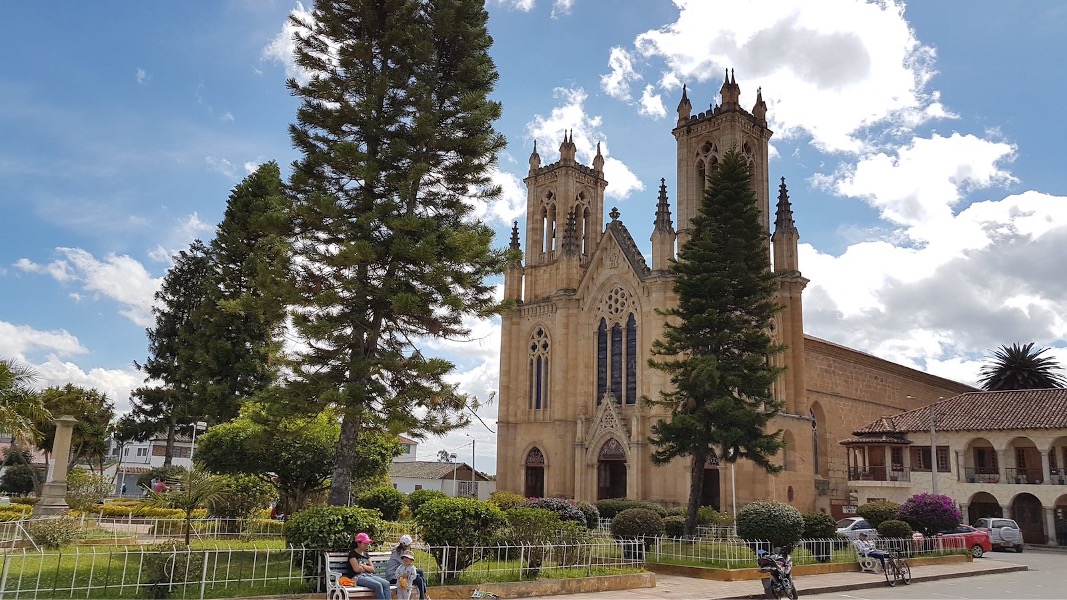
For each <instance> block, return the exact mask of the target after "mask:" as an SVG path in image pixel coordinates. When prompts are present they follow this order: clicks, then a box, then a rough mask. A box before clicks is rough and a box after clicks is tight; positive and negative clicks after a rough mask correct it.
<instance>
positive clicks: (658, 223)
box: [653, 177, 674, 233]
mask: <svg viewBox="0 0 1067 600" xmlns="http://www.w3.org/2000/svg"><path fill="white" fill-rule="evenodd" d="M653 224H654V225H655V230H656V231H663V232H666V233H674V224H673V223H671V205H670V203H669V202H667V180H666V179H663V178H662V177H661V178H660V180H659V201H658V202H656V220H655V221H653Z"/></svg>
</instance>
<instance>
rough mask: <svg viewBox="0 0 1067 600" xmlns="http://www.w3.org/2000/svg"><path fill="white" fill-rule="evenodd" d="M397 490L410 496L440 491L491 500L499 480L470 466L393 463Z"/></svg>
mask: <svg viewBox="0 0 1067 600" xmlns="http://www.w3.org/2000/svg"><path fill="white" fill-rule="evenodd" d="M389 480H390V481H392V482H393V487H394V488H396V489H398V490H400V491H401V492H404V493H405V494H410V493H411V492H414V491H415V490H438V491H441V492H444V493H446V494H448V495H449V496H452V497H458V496H466V497H470V498H477V499H479V500H487V499H488V498H489V494H492V493H493V492H495V491H496V481H494V480H492V479H490V478H489V477H487V476H486V475H485V474H484V473H482V472H480V471H475V470H473V469H472V468H471V467H470V465H468V464H467V463H447V462H430V461H418V460H414V461H393V464H391V465H389Z"/></svg>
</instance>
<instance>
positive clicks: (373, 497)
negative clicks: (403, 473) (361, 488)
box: [356, 485, 407, 537]
mask: <svg viewBox="0 0 1067 600" xmlns="http://www.w3.org/2000/svg"><path fill="white" fill-rule="evenodd" d="M406 502H407V495H406V494H404V492H401V491H400V490H397V489H394V488H393V487H392V486H388V485H380V486H377V487H373V488H371V489H369V490H367V491H365V492H363V493H362V494H360V495H358V496H356V505H357V506H362V507H363V508H373V509H374V510H377V511H378V512H379V513H381V515H382V519H384V520H386V521H398V520H399V519H400V510H401V509H403V508H404V504H405V503H406ZM371 537H373V536H371Z"/></svg>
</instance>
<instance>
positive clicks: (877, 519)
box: [856, 502, 900, 529]
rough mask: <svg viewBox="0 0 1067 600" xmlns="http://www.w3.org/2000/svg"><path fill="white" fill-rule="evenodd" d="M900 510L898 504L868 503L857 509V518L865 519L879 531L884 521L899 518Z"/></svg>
mask: <svg viewBox="0 0 1067 600" xmlns="http://www.w3.org/2000/svg"><path fill="white" fill-rule="evenodd" d="M899 509H900V505H899V504H897V503H896V502H868V503H866V504H864V505H863V506H861V507H859V508H858V509H856V516H859V517H863V518H864V519H866V520H867V522H868V523H870V524H871V527H874V528H875V529H878V526H879V525H881V524H882V521H887V520H889V519H895V518H897V510H899Z"/></svg>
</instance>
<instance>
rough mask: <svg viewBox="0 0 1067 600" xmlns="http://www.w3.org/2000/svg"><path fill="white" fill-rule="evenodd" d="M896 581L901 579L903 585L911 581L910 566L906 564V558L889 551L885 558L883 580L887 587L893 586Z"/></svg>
mask: <svg viewBox="0 0 1067 600" xmlns="http://www.w3.org/2000/svg"><path fill="white" fill-rule="evenodd" d="M898 581H903V582H904V585H908V584H909V583H911V567H910V566H908V560H907V559H906V558H901V557H900V556H898V555H897V553H896V552H890V553H889V556H888V557H886V559H885V582H886V583H888V584H889V587H895V586H896V585H897V582H898Z"/></svg>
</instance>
